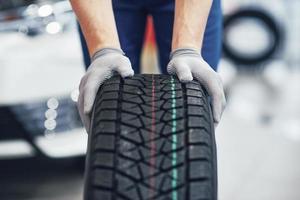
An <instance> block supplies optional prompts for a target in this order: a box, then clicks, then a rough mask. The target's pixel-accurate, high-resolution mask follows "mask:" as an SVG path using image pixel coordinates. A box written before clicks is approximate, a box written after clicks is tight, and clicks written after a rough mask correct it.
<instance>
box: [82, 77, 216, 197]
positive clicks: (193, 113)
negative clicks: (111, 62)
mask: <svg viewBox="0 0 300 200" xmlns="http://www.w3.org/2000/svg"><path fill="white" fill-rule="evenodd" d="M84 199H85V200H144V199H149V200H150V199H151V200H152V199H153V200H154V199H155V200H165V199H170V200H197V199H198V200H200V199H201V200H216V199H217V163H216V145H215V138H214V127H213V121H212V114H211V110H210V106H209V100H208V96H207V94H206V92H205V90H204V89H203V88H202V86H201V85H200V84H199V83H198V82H196V81H192V82H190V83H180V82H179V80H178V79H177V78H176V77H173V76H169V75H135V76H134V77H132V78H128V79H122V78H120V77H119V76H114V77H112V78H111V79H109V80H107V81H106V82H105V83H104V84H103V85H102V86H101V88H100V89H99V91H98V94H97V97H96V100H95V104H94V108H93V113H92V123H91V130H90V135H89V142H88V151H87V159H86V173H85V189H84Z"/></svg>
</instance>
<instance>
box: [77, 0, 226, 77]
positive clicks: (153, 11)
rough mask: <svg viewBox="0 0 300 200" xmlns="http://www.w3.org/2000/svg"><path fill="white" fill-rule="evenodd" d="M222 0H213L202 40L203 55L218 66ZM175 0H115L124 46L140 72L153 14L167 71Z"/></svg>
mask: <svg viewBox="0 0 300 200" xmlns="http://www.w3.org/2000/svg"><path fill="white" fill-rule="evenodd" d="M220 1H221V0H213V4H212V8H211V10H210V14H209V17H208V21H207V26H206V30H205V34H204V39H203V44H202V56H203V58H204V59H205V61H206V62H208V64H209V65H210V66H211V67H212V68H213V69H214V70H217V67H218V63H219V60H220V57H221V38H222V37H221V35H222V11H221V2H220ZM174 8H175V1H174V0H113V9H114V14H115V19H116V24H117V29H118V34H119V38H120V43H121V48H122V49H123V51H124V52H125V54H126V55H127V56H128V57H129V59H130V61H131V64H132V67H133V69H134V71H135V73H140V59H141V51H142V45H143V41H144V33H145V25H146V20H147V16H148V15H151V16H152V17H153V22H154V29H155V36H156V42H157V46H158V58H159V65H160V70H161V73H163V74H166V73H167V70H166V66H167V64H168V62H169V55H170V51H171V41H172V30H173V20H174ZM79 33H80V39H81V43H82V50H83V55H84V62H85V65H86V67H88V66H89V64H90V56H89V53H88V50H87V46H86V43H85V40H84V37H83V35H82V32H81V30H79Z"/></svg>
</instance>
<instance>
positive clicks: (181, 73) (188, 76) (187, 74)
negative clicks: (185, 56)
mask: <svg viewBox="0 0 300 200" xmlns="http://www.w3.org/2000/svg"><path fill="white" fill-rule="evenodd" d="M168 72H169V73H170V74H174V72H175V73H176V75H177V77H178V79H179V80H180V81H181V82H189V81H192V80H193V75H192V72H191V69H190V68H189V66H188V65H187V64H186V63H183V62H174V63H170V64H169V65H168Z"/></svg>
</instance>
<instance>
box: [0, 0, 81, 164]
mask: <svg viewBox="0 0 300 200" xmlns="http://www.w3.org/2000/svg"><path fill="white" fill-rule="evenodd" d="M2 2H6V3H7V2H8V1H1V6H0V10H1V11H0V43H1V47H0V159H12V158H20V157H30V156H46V157H49V158H70V157H77V156H83V155H84V154H85V151H86V143H87V134H86V132H85V130H84V128H83V127H82V123H81V121H80V118H79V115H78V112H77V108H76V101H77V97H78V90H77V87H78V84H79V81H80V78H81V76H82V75H83V73H84V67H83V63H82V57H81V52H80V43H79V38H78V35H77V31H76V26H75V18H74V16H73V14H72V13H71V12H70V6H69V4H68V1H52V2H50V3H49V2H44V1H43V2H41V1H39V2H38V4H33V3H35V2H33V1H22V2H21V1H20V5H21V6H19V5H17V7H12V8H10V9H9V10H7V9H8V7H6V8H5V9H4V4H2ZM13 2H18V1H15V0H14V1H13ZM26 2H27V3H28V2H29V3H30V4H26ZM22 3H25V4H22ZM7 6H8V3H7ZM14 6H15V5H14ZM30 9H32V10H31V11H30ZM34 9H36V12H37V13H34ZM26 12H31V13H29V14H30V15H31V17H28V13H26ZM9 13H15V14H14V15H15V16H14V17H13V15H12V14H9ZM18 13H19V14H18ZM20 13H22V14H23V15H20ZM24 13H25V14H26V15H25V14H24ZM36 14H37V15H36ZM1 17H2V18H1ZM33 21H35V23H32V22H33ZM51 23H52V25H51ZM49 24H50V28H49ZM24 27H25V28H24ZM25 29H27V32H26V31H25V32H24V30H25ZM30 29H32V30H36V33H38V34H37V35H35V36H36V37H28V36H30V34H29V35H28V34H24V33H28V31H29V32H30Z"/></svg>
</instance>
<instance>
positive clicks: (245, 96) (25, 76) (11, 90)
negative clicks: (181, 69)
mask: <svg viewBox="0 0 300 200" xmlns="http://www.w3.org/2000/svg"><path fill="white" fill-rule="evenodd" d="M299 8H300V1H299V0H272V1H270V0H223V11H224V37H223V49H224V53H223V58H222V61H221V63H220V67H219V69H220V70H219V72H220V74H221V76H222V79H223V82H224V86H225V90H226V95H227V100H228V105H227V108H226V111H225V113H224V116H223V120H222V122H221V123H220V125H219V127H218V128H217V130H216V135H217V145H218V165H219V199H220V200H299V199H300V190H299V187H300V156H299V154H300V12H299ZM148 22H149V23H148V27H147V33H146V37H145V38H146V39H145V41H146V42H145V47H144V51H143V62H142V67H143V72H144V73H158V70H157V69H158V68H157V58H156V46H155V36H154V30H153V26H152V24H151V23H152V22H151V18H150V17H149V20H148ZM83 73H84V67H83V57H82V54H81V46H80V40H79V36H78V32H77V25H76V21H75V17H74V14H73V13H72V11H71V8H70V4H69V2H68V1H66V0H0V199H1V200H80V199H81V198H82V196H81V195H82V186H83V166H84V164H83V163H84V157H83V156H84V153H85V149H86V140H87V136H86V134H85V133H84V129H83V128H82V125H81V123H80V120H79V117H78V114H77V110H76V106H75V104H76V100H77V96H78V90H77V86H78V83H79V81H80V78H81V76H82V75H83Z"/></svg>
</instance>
